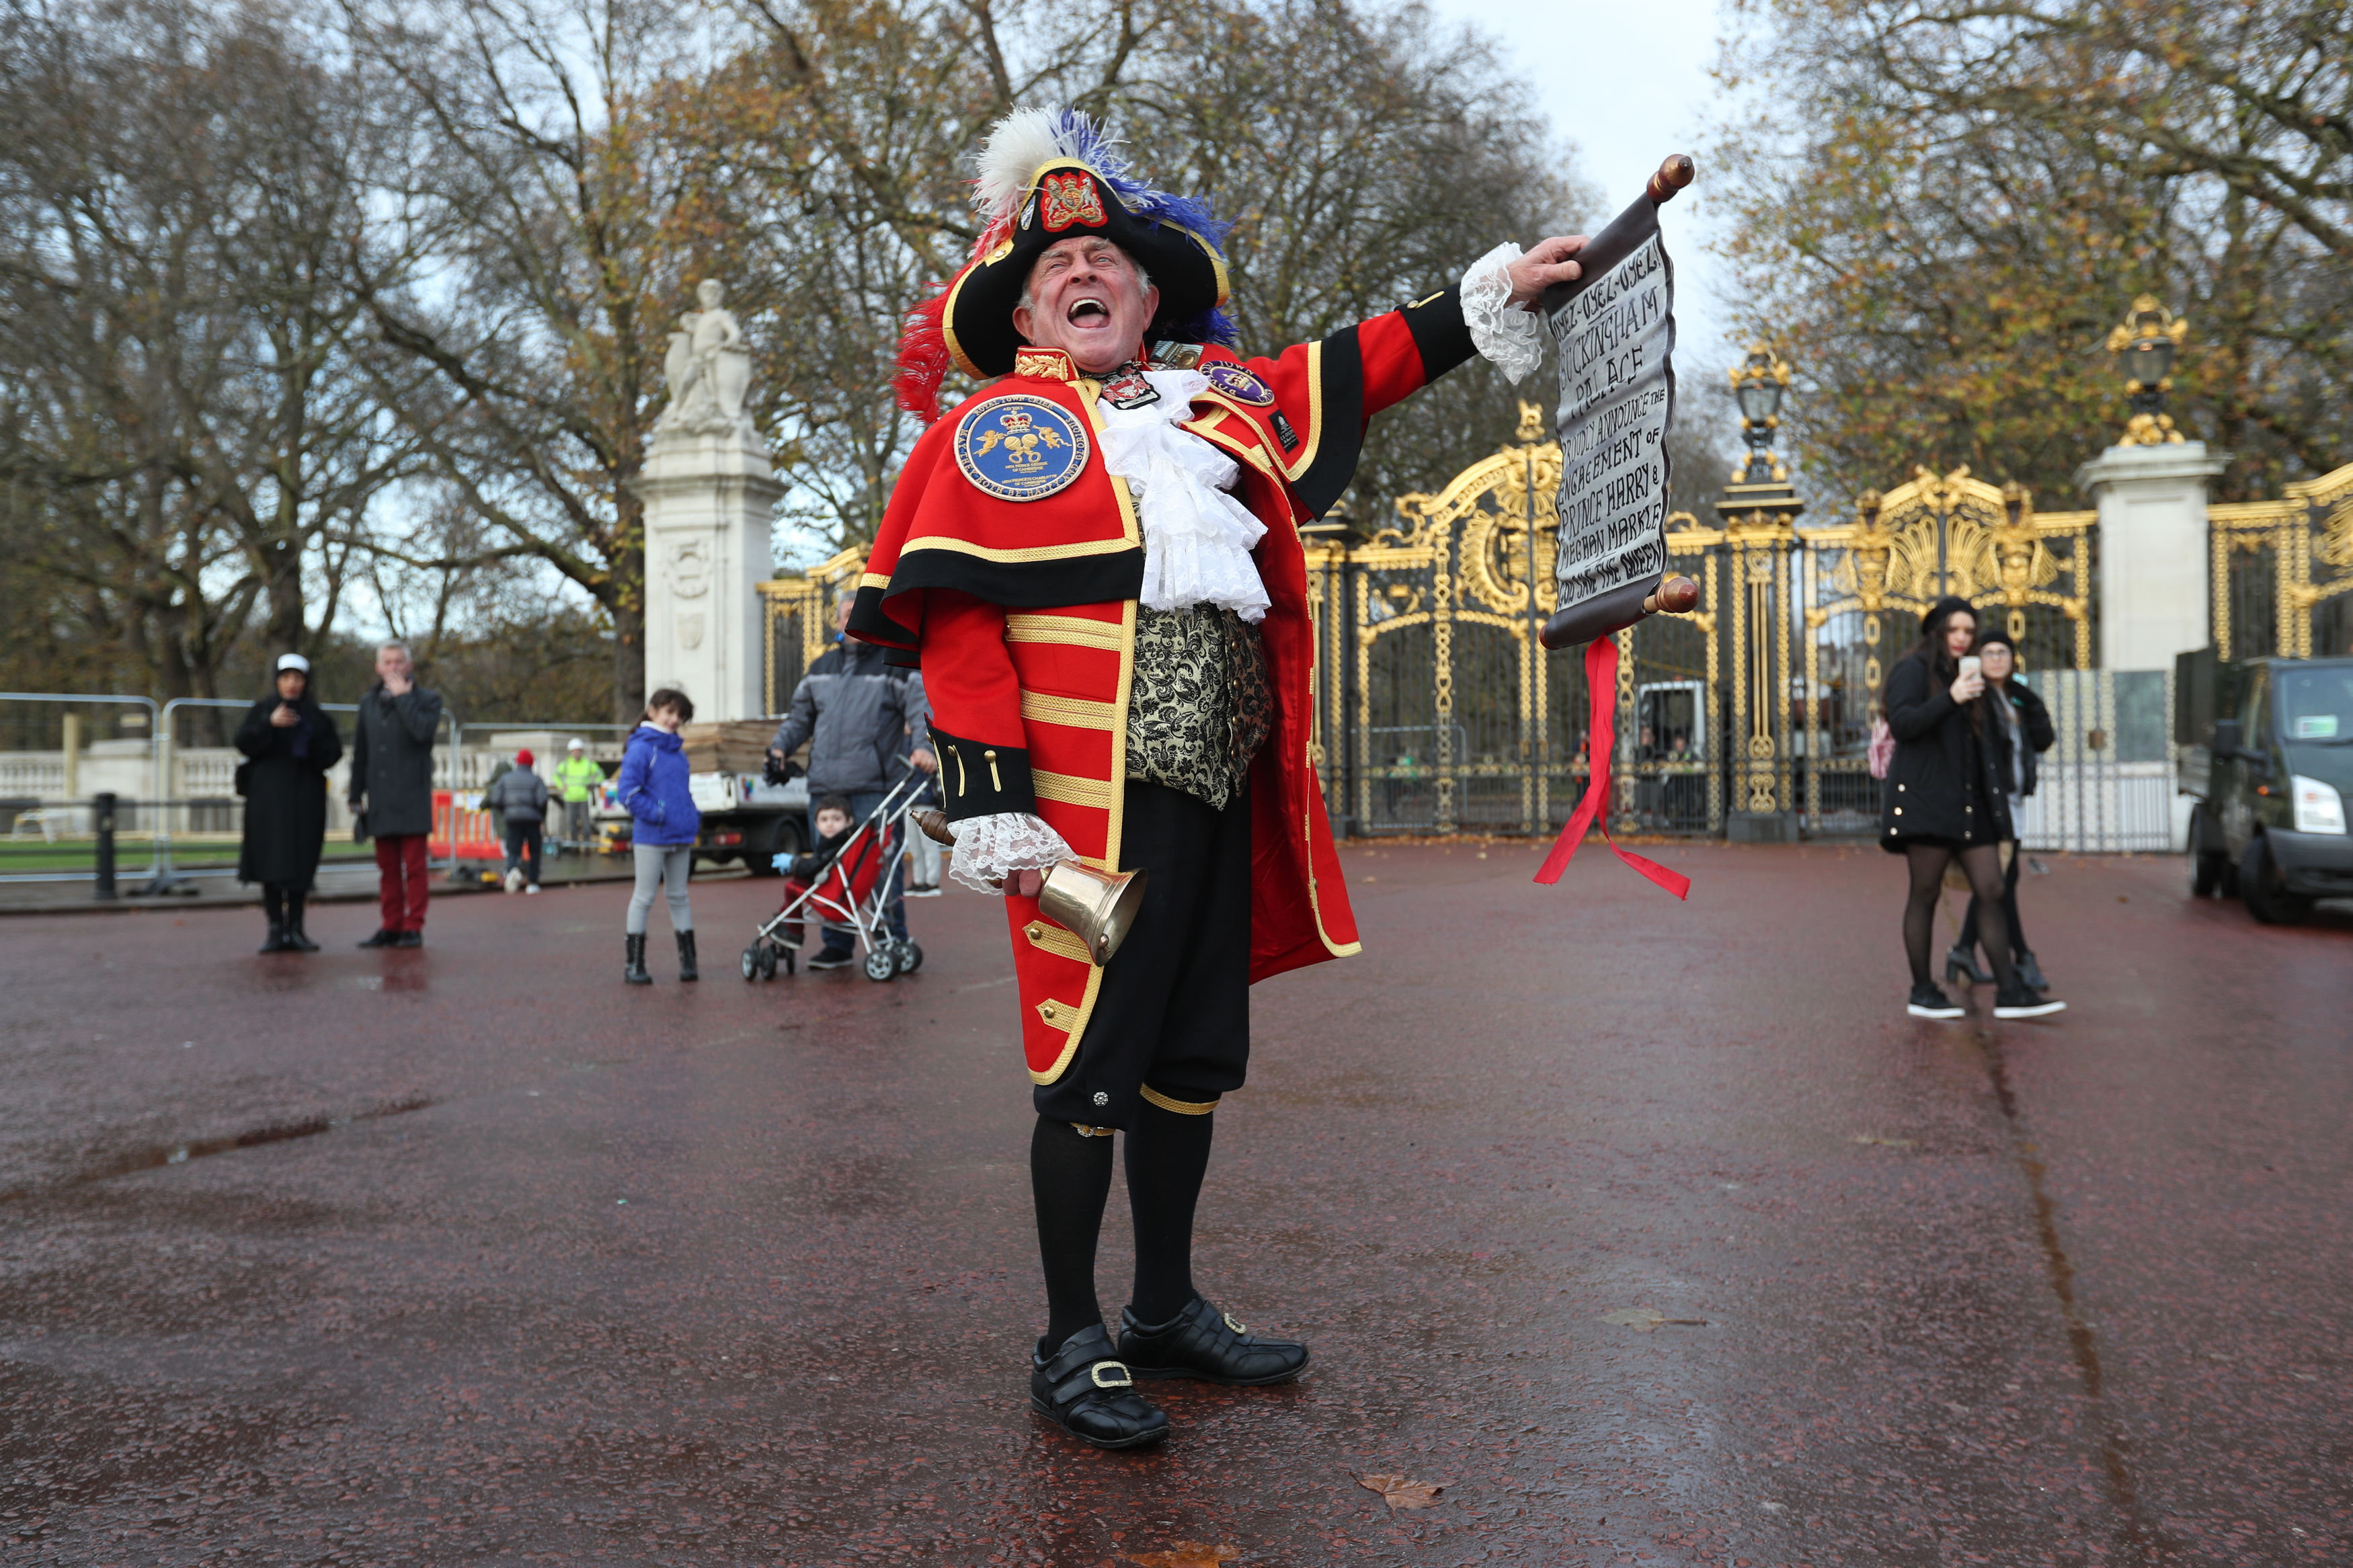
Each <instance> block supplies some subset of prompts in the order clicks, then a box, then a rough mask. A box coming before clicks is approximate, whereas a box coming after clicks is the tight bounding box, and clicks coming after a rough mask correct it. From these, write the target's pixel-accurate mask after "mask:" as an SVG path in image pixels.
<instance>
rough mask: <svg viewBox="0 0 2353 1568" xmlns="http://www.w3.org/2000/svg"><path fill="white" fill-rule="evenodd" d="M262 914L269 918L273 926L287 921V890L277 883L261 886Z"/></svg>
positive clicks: (265, 883) (267, 883)
mask: <svg viewBox="0 0 2353 1568" xmlns="http://www.w3.org/2000/svg"><path fill="white" fill-rule="evenodd" d="M261 912H262V913H263V914H265V915H267V916H269V923H270V924H271V925H282V924H284V923H285V921H286V889H284V888H281V887H280V886H279V885H278V884H277V883H275V882H264V883H262V884H261Z"/></svg>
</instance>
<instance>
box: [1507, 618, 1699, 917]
mask: <svg viewBox="0 0 2353 1568" xmlns="http://www.w3.org/2000/svg"><path fill="white" fill-rule="evenodd" d="M1585 689H1586V691H1587V693H1588V696H1589V697H1590V698H1591V700H1592V704H1593V717H1592V721H1591V722H1590V724H1589V725H1588V740H1587V742H1586V748H1585V755H1586V759H1587V761H1586V766H1587V769H1588V772H1587V773H1586V779H1585V798H1584V799H1583V800H1580V801H1578V802H1577V812H1576V815H1574V816H1571V817H1570V818H1569V819H1568V826H1566V827H1564V828H1562V829H1561V830H1560V837H1558V838H1556V839H1555V840H1553V846H1552V853H1551V854H1549V855H1547V856H1546V857H1545V863H1544V865H1543V866H1542V867H1541V868H1538V869H1537V871H1536V880H1537V881H1539V882H1542V883H1543V884H1545V885H1546V887H1550V886H1551V885H1552V884H1553V883H1555V882H1557V881H1559V880H1560V874H1561V873H1562V872H1563V871H1565V870H1567V868H1568V862H1569V860H1570V859H1571V858H1573V857H1574V856H1575V855H1576V854H1577V846H1578V845H1580V844H1582V843H1584V842H1585V830H1586V829H1587V828H1588V827H1590V826H1593V825H1594V824H1595V823H1597V822H1599V824H1600V825H1601V841H1602V842H1603V843H1604V844H1607V845H1609V853H1611V854H1612V855H1615V856H1617V857H1618V858H1620V860H1623V861H1624V862H1626V864H1627V865H1629V866H1631V867H1632V868H1634V869H1635V870H1637V871H1639V872H1641V874H1642V875H1643V876H1645V877H1648V878H1649V879H1651V881H1653V882H1656V883H1657V884H1658V885H1659V886H1660V887H1662V888H1664V889H1666V890H1667V891H1669V892H1670V893H1672V894H1673V895H1674V896H1675V897H1677V898H1679V899H1688V898H1690V897H1691V879H1690V878H1689V877H1686V876H1684V875H1683V873H1682V872H1680V871H1670V870H1668V869H1667V868H1665V867H1664V866H1662V865H1660V864H1659V863H1658V862H1657V861H1655V860H1646V859H1644V858H1642V857H1641V856H1640V855H1630V854H1628V853H1627V852H1626V851H1625V850H1623V849H1620V848H1619V847H1618V841H1617V840H1616V839H1614V838H1612V837H1609V814H1608V813H1606V812H1604V811H1603V810H1602V809H1601V807H1602V804H1603V803H1604V802H1606V801H1607V800H1608V799H1609V753H1610V752H1612V751H1614V750H1616V749H1617V744H1618V727H1617V722H1616V721H1617V716H1618V639H1617V638H1615V637H1595V638H1594V639H1593V640H1592V641H1591V642H1589V643H1588V644H1586V645H1585Z"/></svg>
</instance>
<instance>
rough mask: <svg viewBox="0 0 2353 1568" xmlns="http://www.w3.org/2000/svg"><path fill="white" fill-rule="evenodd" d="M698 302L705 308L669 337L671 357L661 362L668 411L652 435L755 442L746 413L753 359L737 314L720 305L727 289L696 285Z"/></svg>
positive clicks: (713, 282) (711, 281)
mask: <svg viewBox="0 0 2353 1568" xmlns="http://www.w3.org/2000/svg"><path fill="white" fill-rule="evenodd" d="M694 297H695V300H697V301H698V302H699V303H700V304H701V305H702V309H701V310H689V311H687V312H686V314H684V315H682V316H681V317H680V318H679V319H678V329H679V330H678V331H674V332H672V333H670V352H669V353H667V354H665V355H664V356H663V358H662V379H663V381H664V382H665V383H666V384H668V385H669V387H670V406H669V407H668V408H666V409H664V410H663V411H662V416H661V417H660V418H659V419H657V420H655V421H654V434H655V435H656V436H664V435H669V434H672V433H676V434H678V435H681V436H733V435H739V434H740V435H743V436H744V437H754V436H755V435H756V432H754V429H753V427H752V420H751V416H749V415H747V414H745V413H744V390H745V389H746V388H747V387H749V386H750V384H751V381H752V356H751V355H750V354H748V353H745V352H744V348H743V342H744V329H743V326H742V325H741V324H740V323H739V322H737V321H736V320H735V312H734V311H733V310H727V309H726V308H724V307H723V305H722V304H721V303H720V301H722V300H724V299H726V298H727V286H726V285H725V284H723V283H722V282H720V281H719V280H718V279H715V278H706V279H703V280H702V282H701V283H699V284H697V285H696V286H695V289H694Z"/></svg>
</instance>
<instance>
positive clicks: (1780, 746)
mask: <svg viewBox="0 0 2353 1568" xmlns="http://www.w3.org/2000/svg"><path fill="white" fill-rule="evenodd" d="M1731 379H1732V395H1733V399H1734V401H1736V402H1737V403H1738V404H1739V405H1740V437H1741V439H1742V440H1744V441H1746V443H1747V444H1748V457H1747V458H1746V461H1745V462H1743V463H1742V464H1741V465H1740V467H1739V468H1736V470H1735V471H1734V472H1733V475H1732V478H1731V482H1730V483H1728V484H1726V485H1725V487H1724V494H1723V495H1721V496H1719V497H1717V498H1716V502H1715V511H1716V518H1717V521H1720V522H1721V523H1722V524H1723V525H1724V544H1723V546H1722V552H1723V554H1722V561H1723V565H1722V568H1721V569H1722V570H1723V571H1724V572H1725V574H1728V576H1729V578H1730V581H1729V582H1727V583H1725V584H1723V586H1722V588H1721V590H1720V592H1719V591H1716V590H1713V589H1712V590H1711V591H1710V593H1709V599H1710V602H1711V603H1715V604H1721V605H1723V607H1724V611H1723V613H1727V614H1728V616H1729V622H1728V625H1727V626H1726V627H1725V630H1726V633H1727V634H1728V635H1727V637H1726V642H1727V644H1728V645H1729V647H1730V648H1731V649H1732V669H1731V676H1732V680H1731V686H1732V690H1731V693H1730V695H1731V702H1730V704H1729V709H1730V718H1731V733H1730V735H1729V736H1728V737H1727V739H1728V740H1729V742H1731V743H1730V744H1729V745H1728V746H1727V747H1725V752H1726V757H1725V761H1726V763H1727V764H1728V769H1729V777H1728V778H1727V780H1726V782H1727V784H1729V785H1730V789H1731V799H1730V801H1729V802H1728V803H1727V805H1728V806H1729V809H1728V810H1727V811H1726V812H1725V832H1726V834H1727V836H1728V837H1731V838H1732V839H1733V840H1734V841H1735V842H1749V843H1789V842H1793V841H1794V840H1795V839H1796V838H1797V837H1798V811H1797V805H1798V802H1797V789H1796V785H1797V784H1798V782H1799V781H1798V777H1797V773H1796V770H1795V767H1794V763H1795V761H1796V758H1795V752H1796V747H1795V746H1794V745H1793V744H1792V742H1793V739H1794V736H1793V731H1794V726H1793V724H1792V723H1791V720H1790V696H1789V692H1790V680H1789V678H1790V676H1791V675H1792V674H1793V673H1794V670H1793V668H1792V666H1791V663H1790V657H1789V655H1790V648H1789V608H1788V606H1789V605H1790V604H1791V594H1792V590H1793V588H1794V586H1795V584H1793V582H1792V579H1791V565H1792V563H1791V559H1790V557H1791V554H1792V552H1794V550H1795V548H1796V544H1797V538H1798V531H1797V526H1796V525H1797V520H1798V514H1799V512H1801V511H1803V510H1806V503H1805V502H1804V501H1802V500H1799V499H1798V492H1797V490H1796V489H1795V488H1794V487H1792V486H1791V485H1790V483H1789V470H1788V468H1787V467H1786V466H1784V465H1783V463H1782V461H1781V459H1780V458H1778V457H1777V456H1776V455H1775V454H1774V451H1773V437H1774V436H1775V434H1776V433H1777V432H1778V431H1779V429H1780V428H1781V405H1782V403H1783V401H1784V400H1785V399H1786V398H1787V397H1788V395H1789V362H1788V360H1785V359H1783V358H1782V357H1781V356H1780V355H1779V354H1777V353H1774V352H1773V351H1772V349H1771V348H1770V347H1769V346H1767V344H1765V343H1761V342H1758V343H1751V344H1750V345H1749V346H1748V357H1747V358H1746V359H1745V360H1743V361H1742V362H1741V363H1738V364H1736V365H1735V366H1733V367H1732V372H1731Z"/></svg>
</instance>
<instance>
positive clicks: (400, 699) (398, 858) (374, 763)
mask: <svg viewBox="0 0 2353 1568" xmlns="http://www.w3.org/2000/svg"><path fill="white" fill-rule="evenodd" d="M375 677H376V679H375V685H374V686H371V687H369V688H368V689H367V693H366V695H364V696H363V697H362V698H361V699H360V711H359V717H358V718H357V720H356V721H354V722H353V725H352V782H351V792H350V800H351V807H352V810H353V813H354V814H359V815H361V816H362V818H363V820H364V823H365V825H366V828H367V833H368V836H369V837H372V838H374V839H375V865H376V872H377V876H378V883H377V901H378V902H379V903H380V904H381V905H382V906H383V911H384V913H383V924H382V925H381V926H380V927H378V929H377V931H376V933H375V935H374V936H372V937H370V938H368V939H367V940H366V941H365V942H362V943H360V945H361V946H362V947H423V946H424V945H425V896H426V876H427V872H426V863H425V861H426V857H425V841H426V839H427V837H429V836H430V835H431V834H432V832H433V739H434V735H435V733H436V732H437V731H438V730H439V729H440V727H441V694H440V693H439V692H438V691H427V690H426V689H424V688H422V687H420V686H418V685H417V681H416V664H415V661H414V660H412V659H411V658H410V657H409V653H408V645H407V644H406V643H405V642H400V641H397V640H395V641H392V642H387V643H385V644H384V645H383V646H382V647H378V648H377V649H376V650H375Z"/></svg>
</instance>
